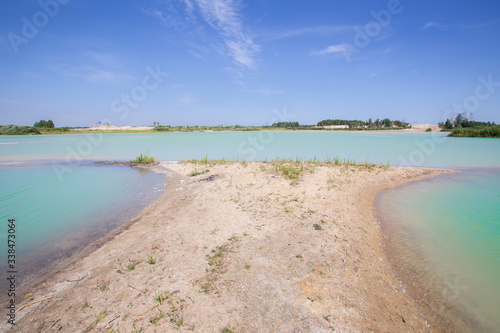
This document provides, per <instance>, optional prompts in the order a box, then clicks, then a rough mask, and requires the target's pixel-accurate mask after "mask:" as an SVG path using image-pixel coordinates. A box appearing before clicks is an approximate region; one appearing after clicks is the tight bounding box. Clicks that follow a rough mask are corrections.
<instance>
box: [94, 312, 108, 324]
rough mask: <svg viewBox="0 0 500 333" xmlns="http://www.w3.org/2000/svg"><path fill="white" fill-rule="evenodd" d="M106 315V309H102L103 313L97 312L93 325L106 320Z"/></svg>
mask: <svg viewBox="0 0 500 333" xmlns="http://www.w3.org/2000/svg"><path fill="white" fill-rule="evenodd" d="M107 315H108V312H107V310H106V309H104V311H102V312H99V313H98V314H96V315H95V323H96V325H97V324H98V323H99V322H100V321H101V320H103V319H104V318H106V316H107Z"/></svg>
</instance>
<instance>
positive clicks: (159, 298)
mask: <svg viewBox="0 0 500 333" xmlns="http://www.w3.org/2000/svg"><path fill="white" fill-rule="evenodd" d="M170 296H171V295H170V293H168V292H166V293H164V294H162V293H158V292H157V293H156V294H155V301H157V302H158V303H160V304H163V302H165V301H166V300H167V299H168V298H169V297H170Z"/></svg>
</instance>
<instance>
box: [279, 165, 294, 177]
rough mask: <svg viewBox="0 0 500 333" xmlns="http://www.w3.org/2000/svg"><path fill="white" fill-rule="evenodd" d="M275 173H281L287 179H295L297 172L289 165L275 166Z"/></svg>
mask: <svg viewBox="0 0 500 333" xmlns="http://www.w3.org/2000/svg"><path fill="white" fill-rule="evenodd" d="M276 173H281V174H282V175H283V176H285V177H286V178H288V179H297V177H298V176H299V170H297V168H295V167H293V166H291V165H276Z"/></svg>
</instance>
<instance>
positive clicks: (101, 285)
mask: <svg viewBox="0 0 500 333" xmlns="http://www.w3.org/2000/svg"><path fill="white" fill-rule="evenodd" d="M97 288H99V290H100V291H102V292H104V291H106V290H109V287H108V284H107V283H106V281H101V283H99V284H98V285H97Z"/></svg>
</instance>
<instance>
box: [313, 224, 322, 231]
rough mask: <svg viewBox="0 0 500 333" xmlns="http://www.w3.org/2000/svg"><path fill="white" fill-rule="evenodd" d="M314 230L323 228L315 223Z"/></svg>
mask: <svg viewBox="0 0 500 333" xmlns="http://www.w3.org/2000/svg"><path fill="white" fill-rule="evenodd" d="M314 229H315V230H321V229H323V227H322V226H321V224H318V223H315V224H314Z"/></svg>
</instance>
